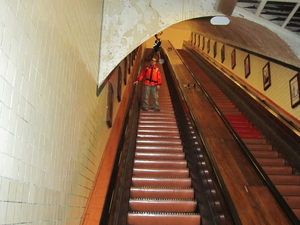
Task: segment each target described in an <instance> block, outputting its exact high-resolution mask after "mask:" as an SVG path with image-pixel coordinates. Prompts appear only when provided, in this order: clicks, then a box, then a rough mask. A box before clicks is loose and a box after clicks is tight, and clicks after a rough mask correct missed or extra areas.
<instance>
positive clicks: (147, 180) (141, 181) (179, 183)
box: [132, 177, 192, 188]
mask: <svg viewBox="0 0 300 225" xmlns="http://www.w3.org/2000/svg"><path fill="white" fill-rule="evenodd" d="M191 185H192V181H191V178H187V177H185V178H174V177H170V178H157V177H154V178H151V177H132V186H134V187H144V186H148V187H176V188H177V187H191Z"/></svg>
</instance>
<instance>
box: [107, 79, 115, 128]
mask: <svg viewBox="0 0 300 225" xmlns="http://www.w3.org/2000/svg"><path fill="white" fill-rule="evenodd" d="M107 85H108V92H107V103H106V104H107V105H106V124H107V126H108V127H109V128H111V127H112V116H113V101H114V89H113V86H112V83H111V82H109V83H108V84H107Z"/></svg>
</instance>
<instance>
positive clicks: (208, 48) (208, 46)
mask: <svg viewBox="0 0 300 225" xmlns="http://www.w3.org/2000/svg"><path fill="white" fill-rule="evenodd" d="M209 52H210V39H208V40H207V53H209Z"/></svg>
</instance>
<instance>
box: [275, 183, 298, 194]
mask: <svg viewBox="0 0 300 225" xmlns="http://www.w3.org/2000/svg"><path fill="white" fill-rule="evenodd" d="M276 188H277V189H278V191H279V192H280V193H281V194H282V195H300V188H299V186H298V185H284V184H280V185H276Z"/></svg>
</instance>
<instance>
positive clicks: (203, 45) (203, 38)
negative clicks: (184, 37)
mask: <svg viewBox="0 0 300 225" xmlns="http://www.w3.org/2000/svg"><path fill="white" fill-rule="evenodd" d="M204 47H205V37H202V50H204Z"/></svg>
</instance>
